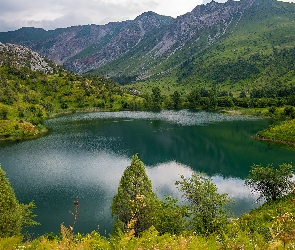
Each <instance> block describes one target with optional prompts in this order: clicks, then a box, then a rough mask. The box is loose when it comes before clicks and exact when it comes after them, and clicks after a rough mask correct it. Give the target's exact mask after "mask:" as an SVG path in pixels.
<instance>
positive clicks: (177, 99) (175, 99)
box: [171, 91, 180, 109]
mask: <svg viewBox="0 0 295 250" xmlns="http://www.w3.org/2000/svg"><path fill="white" fill-rule="evenodd" d="M171 99H172V106H173V108H174V109H179V107H180V94H179V92H178V91H174V93H173V94H172V95H171Z"/></svg>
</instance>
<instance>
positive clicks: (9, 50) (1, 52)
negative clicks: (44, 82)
mask: <svg viewBox="0 0 295 250" xmlns="http://www.w3.org/2000/svg"><path fill="white" fill-rule="evenodd" d="M4 62H9V63H10V64H12V65H13V66H15V67H17V68H20V67H28V68H30V69H31V70H33V71H36V70H40V71H43V72H45V73H52V72H53V68H52V67H51V66H50V65H49V61H48V60H47V59H45V58H44V57H42V56H40V55H39V54H38V53H37V52H34V51H32V50H31V49H28V48H26V47H24V46H20V45H15V44H9V43H7V44H3V43H0V65H2V63H4Z"/></svg>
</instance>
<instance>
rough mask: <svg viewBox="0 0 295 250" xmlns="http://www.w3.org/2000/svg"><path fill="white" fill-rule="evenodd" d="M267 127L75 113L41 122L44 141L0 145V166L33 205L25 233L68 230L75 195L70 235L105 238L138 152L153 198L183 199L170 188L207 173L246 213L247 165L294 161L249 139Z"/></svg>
mask: <svg viewBox="0 0 295 250" xmlns="http://www.w3.org/2000/svg"><path fill="white" fill-rule="evenodd" d="M272 123H273V121H272V120H270V119H261V118H254V117H243V116H227V115H224V114H219V113H215V112H204V111H200V112H191V111H188V110H181V111H161V112H112V113H111V112H110V113H109V112H101V113H76V114H71V115H66V116H62V117H57V118H54V119H50V120H47V121H46V123H45V125H46V126H47V127H48V128H49V133H48V134H47V135H46V136H43V137H40V138H37V139H34V140H27V141H19V142H1V144H0V163H1V164H2V168H3V169H4V170H5V171H6V176H7V177H8V178H9V180H10V182H11V185H12V186H13V188H14V190H15V193H16V196H17V198H18V200H20V201H21V202H25V203H28V202H30V201H32V200H34V201H35V203H36V205H37V209H35V210H34V212H35V213H36V214H37V215H38V217H37V218H36V219H37V220H38V221H39V222H40V223H41V226H38V227H35V228H33V229H30V230H29V232H30V233H33V234H35V235H38V234H43V233H46V232H47V233H49V232H54V233H58V232H59V228H60V224H61V223H62V222H64V224H65V225H66V226H68V225H71V224H72V223H73V216H72V215H71V214H70V213H69V210H70V211H73V212H74V205H73V201H74V200H75V198H76V197H77V196H78V198H79V208H80V210H79V216H78V218H77V224H76V226H75V231H76V232H77V231H79V232H82V233H88V232H91V231H93V230H99V231H100V232H101V233H102V234H105V233H106V234H107V235H108V234H109V233H110V232H111V229H112V219H111V212H110V205H111V202H112V198H113V196H114V195H115V194H116V192H117V187H118V183H119V181H120V178H121V176H122V173H123V171H124V169H125V168H126V167H127V166H128V165H130V161H131V157H132V155H134V154H136V153H138V155H139V158H140V159H141V160H142V161H143V162H144V164H145V165H146V168H147V174H148V176H149V177H150V179H151V180H152V183H153V188H154V190H155V192H156V193H157V195H158V196H159V197H161V198H163V197H164V195H173V196H174V197H179V198H181V195H180V194H179V193H178V191H177V189H176V187H175V185H174V183H175V181H176V180H179V175H180V174H183V175H184V176H186V177H189V176H190V175H191V174H192V173H193V172H205V173H207V175H209V176H210V177H211V178H212V179H213V182H214V183H215V184H216V185H217V187H218V189H219V191H220V192H222V193H223V192H227V193H228V194H229V195H230V196H231V197H232V198H234V199H235V201H236V206H235V207H234V212H235V213H236V215H240V214H242V213H244V212H248V211H249V210H250V209H251V208H253V207H254V206H255V204H254V201H255V197H253V196H252V195H251V192H250V190H249V189H248V188H247V187H246V186H245V185H244V181H243V180H244V178H245V177H246V176H247V174H248V172H249V170H250V166H251V165H253V164H254V163H255V164H259V163H262V164H264V165H266V164H268V163H273V164H274V165H277V164H281V163H284V162H286V163H291V162H295V161H294V160H295V153H294V151H292V150H288V149H284V148H280V147H278V146H276V145H274V144H269V143H266V142H262V141H256V140H254V139H253V138H252V137H251V135H253V134H255V133H256V132H257V131H259V130H262V129H264V128H266V127H268V126H269V125H270V124H272Z"/></svg>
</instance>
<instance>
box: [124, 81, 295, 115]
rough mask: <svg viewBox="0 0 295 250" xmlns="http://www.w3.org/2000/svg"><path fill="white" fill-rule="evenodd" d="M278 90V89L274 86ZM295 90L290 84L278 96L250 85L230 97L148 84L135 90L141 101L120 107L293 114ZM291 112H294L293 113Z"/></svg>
mask: <svg viewBox="0 0 295 250" xmlns="http://www.w3.org/2000/svg"><path fill="white" fill-rule="evenodd" d="M276 90H277V91H278V92H279V91H280V89H276ZM293 90H295V88H293V87H292V86H289V87H288V90H286V94H285V95H280V96H276V97H274V96H266V95H264V96H258V95H257V92H258V91H261V92H262V91H264V89H263V88H261V89H254V90H252V91H250V93H246V92H245V91H241V92H240V95H239V96H238V97H234V96H233V94H232V93H231V92H228V91H218V90H217V89H216V88H211V89H204V88H200V89H199V88H195V89H193V90H191V91H190V92H189V93H188V94H187V95H184V94H181V93H180V92H179V91H174V92H173V94H171V95H164V94H162V93H161V89H160V88H159V87H154V88H152V93H151V94H142V95H141V94H139V93H137V92H136V91H134V93H135V94H137V95H139V96H141V97H142V98H143V100H141V103H135V102H130V103H129V104H127V103H124V104H123V107H124V108H127V109H132V110H138V109H148V110H159V109H192V110H193V109H217V108H226V107H228V108H231V107H241V108H269V113H274V112H275V110H276V108H278V107H284V108H285V112H284V114H283V115H286V116H290V117H291V118H294V117H293V115H295V113H294V111H293V110H294V108H293V106H294V105H295V94H294V93H293V92H292V91H293ZM280 93H281V92H280ZM293 113H294V114H293Z"/></svg>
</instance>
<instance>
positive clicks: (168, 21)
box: [0, 0, 295, 88]
mask: <svg viewBox="0 0 295 250" xmlns="http://www.w3.org/2000/svg"><path fill="white" fill-rule="evenodd" d="M294 22H295V5H294V4H293V3H285V2H278V1H275V0H241V1H232V0H229V1H228V2H226V3H217V2H214V1H211V2H210V3H208V4H206V5H200V6H196V8H194V9H193V10H192V11H191V12H189V13H186V14H185V15H182V16H179V17H177V18H171V17H167V16H161V15H158V14H156V13H153V12H147V13H143V14H142V15H140V16H138V17H137V18H136V19H134V20H129V21H125V22H114V23H109V24H106V25H86V26H75V27H69V28H64V29H56V30H51V31H45V30H43V29H36V28H21V29H19V30H16V31H12V32H2V33H0V41H1V42H2V43H7V42H9V43H15V44H20V45H23V46H27V47H29V48H30V49H32V50H34V51H37V52H38V53H40V54H41V55H42V56H45V57H47V58H49V59H51V60H53V61H54V62H55V63H56V64H59V65H64V66H65V67H66V68H67V69H69V70H71V71H74V72H76V73H79V74H83V73H86V72H99V73H103V74H105V75H107V76H109V77H113V78H115V79H117V80H118V81H119V82H120V80H121V83H126V82H130V81H132V80H137V81H142V80H146V79H150V81H156V80H157V79H162V80H163V81H164V80H165V79H166V78H169V79H172V81H173V82H175V83H178V84H180V83H181V84H187V83H206V84H219V85H227V86H229V87H230V88H231V87H234V85H237V86H243V88H248V87H249V86H248V85H249V84H250V85H251V86H252V85H253V84H252V83H253V82H254V81H256V82H257V81H258V82H261V83H263V84H265V83H266V82H269V81H273V80H274V79H278V80H279V81H283V82H285V81H288V80H287V79H289V81H291V82H294V83H295V80H294V76H293V75H292V70H295V68H294V60H295V59H294V58H295V56H294V48H295V36H294V34H295V25H294ZM290 72H291V73H290ZM290 75H291V76H290ZM290 77H291V78H292V79H291V78H290ZM153 79H154V80H153ZM290 79H291V80H290ZM251 86H250V87H251ZM252 87H253V86H252ZM254 87H255V84H254Z"/></svg>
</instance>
